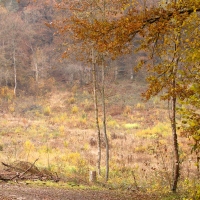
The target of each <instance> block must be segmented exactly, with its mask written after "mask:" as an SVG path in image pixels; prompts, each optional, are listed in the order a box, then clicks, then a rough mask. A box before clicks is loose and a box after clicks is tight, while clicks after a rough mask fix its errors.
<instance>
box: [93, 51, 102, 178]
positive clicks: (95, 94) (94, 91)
mask: <svg viewBox="0 0 200 200" xmlns="http://www.w3.org/2000/svg"><path fill="white" fill-rule="evenodd" d="M92 74H93V95H94V109H95V122H96V129H97V137H98V160H97V169H98V175H101V131H100V126H99V110H98V97H97V73H96V63H95V58H94V49H93V48H92Z"/></svg>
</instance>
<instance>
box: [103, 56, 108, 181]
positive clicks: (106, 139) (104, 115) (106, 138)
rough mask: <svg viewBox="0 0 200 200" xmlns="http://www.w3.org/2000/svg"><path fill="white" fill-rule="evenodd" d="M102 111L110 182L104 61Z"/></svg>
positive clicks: (106, 177)
mask: <svg viewBox="0 0 200 200" xmlns="http://www.w3.org/2000/svg"><path fill="white" fill-rule="evenodd" d="M101 87H102V88H101V89H102V91H101V92H102V94H101V95H102V110H103V131H104V138H105V143H106V176H105V179H106V181H108V179H109V160H110V158H109V157H110V156H109V141H108V135H107V126H106V104H105V66H104V60H102V86H101Z"/></svg>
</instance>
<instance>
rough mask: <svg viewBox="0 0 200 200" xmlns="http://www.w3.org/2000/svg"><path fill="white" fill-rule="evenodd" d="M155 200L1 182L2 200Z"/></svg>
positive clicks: (134, 194) (145, 196)
mask: <svg viewBox="0 0 200 200" xmlns="http://www.w3.org/2000/svg"><path fill="white" fill-rule="evenodd" d="M131 199H134V200H145V199H146V200H153V199H156V198H153V197H149V196H147V195H145V194H138V193H135V192H133V193H131V194H126V195H125V194H122V193H117V192H115V191H109V190H105V191H93V190H69V189H58V188H50V187H36V186H27V185H24V184H4V183H1V184H0V200H131Z"/></svg>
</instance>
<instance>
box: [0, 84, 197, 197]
mask: <svg viewBox="0 0 200 200" xmlns="http://www.w3.org/2000/svg"><path fill="white" fill-rule="evenodd" d="M144 89H145V85H138V84H136V83H135V84H134V83H131V84H130V83H123V84H114V85H113V86H112V91H109V90H108V91H107V98H106V105H107V128H108V136H109V144H110V179H109V181H108V182H107V183H105V182H104V173H105V145H104V142H103V143H102V150H103V151H102V163H101V164H102V176H100V177H98V182H97V183H96V184H97V186H99V187H106V188H109V189H123V190H127V191H136V190H137V191H145V192H149V193H154V192H156V193H161V194H162V195H164V196H165V194H166V198H164V196H163V199H168V197H167V194H168V193H169V191H170V185H171V179H172V169H173V164H172V163H173V162H172V159H173V158H172V157H173V152H172V140H171V129H170V123H169V119H168V110H167V105H166V103H165V102H161V101H160V100H159V98H158V97H155V98H154V99H152V100H150V101H149V102H144V101H142V100H141V97H140V93H141V92H142V91H143V90H144ZM100 116H101V111H100ZM100 122H101V121H100ZM101 126H102V123H101ZM0 135H1V137H0V158H1V162H4V163H12V162H14V161H16V160H22V161H27V162H31V163H33V162H34V161H35V160H36V159H37V158H39V160H38V161H37V163H36V166H38V167H39V168H46V169H48V170H50V171H52V172H53V173H54V172H56V173H57V174H58V175H59V177H60V179H61V181H62V182H69V183H71V184H74V185H80V184H83V185H90V183H89V182H88V174H89V171H90V170H95V169H96V164H97V139H96V138H97V133H96V130H95V120H94V108H93V97H92V90H91V89H90V88H78V87H77V86H74V87H73V88H72V89H66V88H63V89H62V90H55V91H54V92H52V93H51V94H48V96H45V97H43V98H37V99H35V98H33V99H30V98H21V99H20V100H19V99H15V100H13V102H12V104H10V105H9V106H8V108H7V111H4V113H2V114H1V120H0ZM191 142H192V141H189V140H187V139H186V138H183V137H182V136H181V134H180V133H179V147H180V157H181V177H180V182H179V190H178V193H180V199H184V198H185V199H187V198H186V197H187V196H190V197H191V198H196V196H197V195H199V188H198V187H199V184H198V178H197V167H196V155H194V154H192V153H191ZM1 168H3V166H2V167H1ZM173 198H174V199H176V198H177V196H176V197H173V195H172V196H170V198H169V199H173Z"/></svg>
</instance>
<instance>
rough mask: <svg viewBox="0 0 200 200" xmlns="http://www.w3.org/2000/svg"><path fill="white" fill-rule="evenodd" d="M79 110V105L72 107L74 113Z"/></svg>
mask: <svg viewBox="0 0 200 200" xmlns="http://www.w3.org/2000/svg"><path fill="white" fill-rule="evenodd" d="M77 112H78V107H77V106H76V105H75V106H73V107H72V113H73V114H75V113H77Z"/></svg>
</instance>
